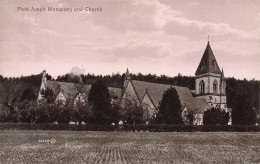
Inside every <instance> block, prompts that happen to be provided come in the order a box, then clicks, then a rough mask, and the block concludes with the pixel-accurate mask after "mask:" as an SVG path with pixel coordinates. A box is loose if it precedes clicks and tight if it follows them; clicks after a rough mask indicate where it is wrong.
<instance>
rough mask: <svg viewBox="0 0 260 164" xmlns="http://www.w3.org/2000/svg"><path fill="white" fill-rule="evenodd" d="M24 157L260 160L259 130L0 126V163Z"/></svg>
mask: <svg viewBox="0 0 260 164" xmlns="http://www.w3.org/2000/svg"><path fill="white" fill-rule="evenodd" d="M51 139H53V140H52V143H51V142H50V140H51ZM23 162H24V163H63V164H65V163H75V164H76V163H151V162H153V163H260V133H231V132H216V133H184V132H179V133H178V132H165V133H153V132H88V131H43V130H41V131H30V130H3V131H0V163H23Z"/></svg>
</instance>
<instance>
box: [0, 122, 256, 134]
mask: <svg viewBox="0 0 260 164" xmlns="http://www.w3.org/2000/svg"><path fill="white" fill-rule="evenodd" d="M0 130H72V131H137V132H138V131H150V132H218V131H230V132H260V126H256V125H194V126H192V125H164V124H161V125H157V124H156V125H155V124H151V125H124V126H113V125H93V124H88V125H68V124H58V125H57V124H24V123H22V124H17V123H3V124H0Z"/></svg>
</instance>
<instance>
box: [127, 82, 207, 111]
mask: <svg viewBox="0 0 260 164" xmlns="http://www.w3.org/2000/svg"><path fill="white" fill-rule="evenodd" d="M131 81H132V84H133V85H134V88H135V90H136V93H137V95H138V97H139V98H143V97H144V95H145V93H146V89H147V91H148V93H149V96H150V97H151V99H152V102H153V103H154V105H155V106H156V107H159V103H160V101H161V99H162V96H163V94H164V92H165V91H166V90H167V89H169V88H170V87H171V86H172V87H173V88H175V89H176V91H177V93H178V95H179V98H180V102H181V104H182V106H186V107H187V108H188V111H191V110H192V111H194V110H196V111H199V112H204V111H205V110H207V109H208V108H209V106H208V104H207V102H206V101H205V100H203V101H202V100H201V99H197V98H194V97H193V96H192V94H191V92H190V90H189V88H187V87H180V86H173V85H167V84H158V83H151V82H144V81H137V80H131ZM141 101H142V100H141Z"/></svg>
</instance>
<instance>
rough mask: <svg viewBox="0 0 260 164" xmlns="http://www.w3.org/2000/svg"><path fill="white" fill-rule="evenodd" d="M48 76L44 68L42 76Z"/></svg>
mask: <svg viewBox="0 0 260 164" xmlns="http://www.w3.org/2000/svg"><path fill="white" fill-rule="evenodd" d="M45 77H46V70H43V71H42V78H45Z"/></svg>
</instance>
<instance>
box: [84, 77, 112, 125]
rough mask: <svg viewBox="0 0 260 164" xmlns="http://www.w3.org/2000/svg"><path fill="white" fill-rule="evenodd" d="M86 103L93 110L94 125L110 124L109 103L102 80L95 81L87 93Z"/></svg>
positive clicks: (107, 92) (106, 89)
mask: <svg viewBox="0 0 260 164" xmlns="http://www.w3.org/2000/svg"><path fill="white" fill-rule="evenodd" d="M88 102H89V104H90V106H91V108H92V110H93V115H94V119H95V123H97V124H110V123H111V102H110V95H109V91H108V88H107V86H106V84H105V82H104V81H103V80H97V81H96V82H95V83H94V84H93V85H92V86H91V89H90V91H89V96H88Z"/></svg>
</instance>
